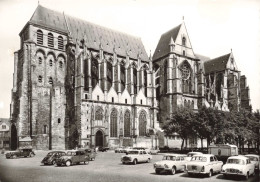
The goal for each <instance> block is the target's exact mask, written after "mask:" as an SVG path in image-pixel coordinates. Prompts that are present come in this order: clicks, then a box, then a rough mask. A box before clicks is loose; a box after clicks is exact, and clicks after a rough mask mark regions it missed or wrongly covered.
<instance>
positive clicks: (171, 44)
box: [169, 37, 175, 52]
mask: <svg viewBox="0 0 260 182" xmlns="http://www.w3.org/2000/svg"><path fill="white" fill-rule="evenodd" d="M169 46H170V52H173V51H174V47H175V44H174V41H173V38H172V37H171V40H170V43H169Z"/></svg>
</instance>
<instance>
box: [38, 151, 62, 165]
mask: <svg viewBox="0 0 260 182" xmlns="http://www.w3.org/2000/svg"><path fill="white" fill-rule="evenodd" d="M64 155H66V153H65V152H63V151H52V152H49V153H48V154H47V155H46V157H44V158H43V160H42V162H41V163H42V164H43V165H47V164H52V165H54V164H56V160H57V159H58V158H59V157H61V156H64Z"/></svg>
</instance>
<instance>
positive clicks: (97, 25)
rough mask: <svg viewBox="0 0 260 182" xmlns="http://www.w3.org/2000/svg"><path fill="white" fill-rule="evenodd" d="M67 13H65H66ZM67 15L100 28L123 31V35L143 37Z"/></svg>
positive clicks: (117, 31)
mask: <svg viewBox="0 0 260 182" xmlns="http://www.w3.org/2000/svg"><path fill="white" fill-rule="evenodd" d="M64 14H65V13H64ZM66 16H67V17H70V18H73V19H77V20H80V21H84V22H86V23H89V24H91V25H93V26H96V27H99V28H105V29H107V30H110V31H113V32H116V33H121V34H123V35H127V36H130V37H132V38H136V39H141V37H139V36H135V35H131V34H129V33H125V32H122V31H119V30H115V29H112V28H110V27H106V26H102V25H99V24H96V23H93V22H90V21H87V20H84V19H81V18H78V17H75V16H72V15H68V14H66Z"/></svg>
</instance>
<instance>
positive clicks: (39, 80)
mask: <svg viewBox="0 0 260 182" xmlns="http://www.w3.org/2000/svg"><path fill="white" fill-rule="evenodd" d="M38 82H39V83H42V76H41V75H40V76H38Z"/></svg>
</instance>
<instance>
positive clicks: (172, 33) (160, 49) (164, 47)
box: [153, 24, 181, 60]
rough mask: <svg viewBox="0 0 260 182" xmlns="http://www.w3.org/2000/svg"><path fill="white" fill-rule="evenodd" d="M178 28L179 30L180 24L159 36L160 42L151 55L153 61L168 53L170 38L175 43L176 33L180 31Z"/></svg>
mask: <svg viewBox="0 0 260 182" xmlns="http://www.w3.org/2000/svg"><path fill="white" fill-rule="evenodd" d="M180 28H181V24H180V25H178V26H177V27H175V28H173V29H171V30H169V31H168V32H166V33H164V34H162V35H161V38H160V40H159V42H158V44H157V47H156V49H155V51H154V54H153V60H156V59H158V58H160V57H162V56H165V55H166V54H168V53H169V51H170V47H169V43H170V40H171V37H172V39H173V41H174V42H175V41H176V38H177V36H178V33H179V31H180Z"/></svg>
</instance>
